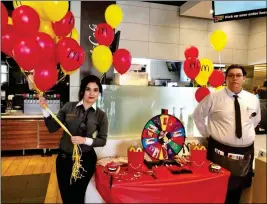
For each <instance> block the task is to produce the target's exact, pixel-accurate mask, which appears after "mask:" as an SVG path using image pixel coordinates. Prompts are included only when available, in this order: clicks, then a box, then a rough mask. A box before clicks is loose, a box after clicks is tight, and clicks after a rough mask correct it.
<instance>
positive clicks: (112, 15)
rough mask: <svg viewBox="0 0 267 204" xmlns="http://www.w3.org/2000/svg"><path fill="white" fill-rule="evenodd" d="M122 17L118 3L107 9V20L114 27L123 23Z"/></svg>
mask: <svg viewBox="0 0 267 204" xmlns="http://www.w3.org/2000/svg"><path fill="white" fill-rule="evenodd" d="M122 18H123V13H122V10H121V8H120V7H119V6H118V5H116V4H112V5H110V6H109V7H108V8H107V9H106V11H105V19H106V22H107V24H109V25H110V26H111V27H112V28H116V27H117V26H118V25H119V24H120V23H121V21H122Z"/></svg>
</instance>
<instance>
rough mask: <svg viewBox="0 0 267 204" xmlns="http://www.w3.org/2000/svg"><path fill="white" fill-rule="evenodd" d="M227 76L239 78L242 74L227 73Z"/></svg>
mask: <svg viewBox="0 0 267 204" xmlns="http://www.w3.org/2000/svg"><path fill="white" fill-rule="evenodd" d="M227 76H228V77H230V78H232V79H233V78H235V77H236V78H237V79H240V78H241V77H242V76H243V74H228V75H227Z"/></svg>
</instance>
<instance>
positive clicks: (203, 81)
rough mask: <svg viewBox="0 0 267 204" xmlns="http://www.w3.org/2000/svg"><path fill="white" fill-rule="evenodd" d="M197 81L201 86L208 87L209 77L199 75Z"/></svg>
mask: <svg viewBox="0 0 267 204" xmlns="http://www.w3.org/2000/svg"><path fill="white" fill-rule="evenodd" d="M195 80H196V82H197V84H199V85H200V86H206V85H207V83H208V81H209V77H206V76H202V75H200V74H198V75H197V77H196V78H195Z"/></svg>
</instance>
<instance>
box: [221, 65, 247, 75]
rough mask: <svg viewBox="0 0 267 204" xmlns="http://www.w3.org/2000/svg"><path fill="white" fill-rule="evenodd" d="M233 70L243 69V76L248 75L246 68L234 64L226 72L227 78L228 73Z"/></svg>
mask: <svg viewBox="0 0 267 204" xmlns="http://www.w3.org/2000/svg"><path fill="white" fill-rule="evenodd" d="M231 69H241V70H242V74H243V76H246V75H247V72H246V70H245V68H244V67H243V66H241V65H239V64H232V65H230V66H229V67H228V68H227V70H226V71H225V76H227V74H228V72H229V71H230V70H231Z"/></svg>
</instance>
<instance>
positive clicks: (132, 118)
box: [98, 85, 212, 138]
mask: <svg viewBox="0 0 267 204" xmlns="http://www.w3.org/2000/svg"><path fill="white" fill-rule="evenodd" d="M196 90H197V88H193V87H157V86H117V85H103V98H102V100H99V101H98V107H99V108H101V109H102V110H104V111H105V112H106V113H107V115H108V119H109V137H122V138H126V137H127V138H130V137H138V136H140V138H141V134H142V131H143V128H144V126H145V124H146V123H147V122H148V120H150V119H151V118H152V117H153V116H156V115H159V114H161V109H168V112H169V114H170V115H175V116H176V117H177V118H178V119H180V120H181V121H182V122H183V124H184V127H185V130H186V136H187V137H193V136H200V134H199V132H198V130H197V128H196V126H195V124H194V121H193V118H192V113H193V111H194V109H195V107H196V106H197V104H198V103H197V101H196V100H195V91H196ZM211 91H212V89H211Z"/></svg>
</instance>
